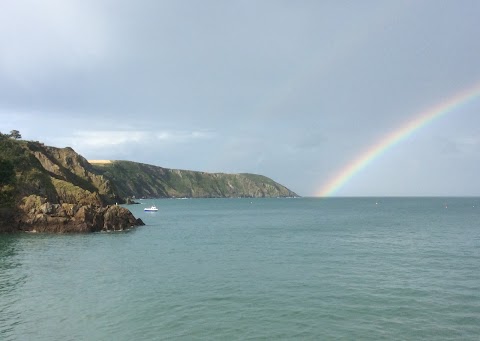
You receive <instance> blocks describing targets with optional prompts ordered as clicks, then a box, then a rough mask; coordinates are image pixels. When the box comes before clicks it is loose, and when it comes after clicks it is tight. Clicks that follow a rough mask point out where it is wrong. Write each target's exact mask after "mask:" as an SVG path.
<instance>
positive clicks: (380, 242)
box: [0, 198, 480, 341]
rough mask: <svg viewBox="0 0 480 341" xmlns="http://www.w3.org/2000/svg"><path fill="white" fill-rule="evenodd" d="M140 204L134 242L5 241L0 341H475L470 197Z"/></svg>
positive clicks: (477, 250)
mask: <svg viewBox="0 0 480 341" xmlns="http://www.w3.org/2000/svg"><path fill="white" fill-rule="evenodd" d="M143 204H144V205H134V206H130V207H129V208H130V209H131V210H132V211H133V212H134V214H135V215H136V216H137V217H140V218H142V219H143V220H144V221H145V223H146V224H147V226H144V227H140V228H138V229H136V230H132V231H130V232H123V233H98V234H90V235H38V234H35V235H32V234H21V235H0V339H1V340H62V341H63V340H163V339H178V340H257V339H258V340H277V339H285V340H292V339H299V340H331V339H344V340H383V339H385V340H400V339H401V340H416V339H428V340H478V339H479V338H480V199H478V198H447V199H445V198H443V199H442V198H381V199H373V198H352V199H346V198H339V199H326V200H322V199H308V198H302V199H195V200H148V201H147V200H145V201H143ZM151 204H156V205H157V207H159V211H158V212H149V213H147V212H143V208H144V207H145V205H151Z"/></svg>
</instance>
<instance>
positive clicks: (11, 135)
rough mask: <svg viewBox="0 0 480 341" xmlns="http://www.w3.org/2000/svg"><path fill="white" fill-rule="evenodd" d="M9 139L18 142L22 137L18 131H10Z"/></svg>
mask: <svg viewBox="0 0 480 341" xmlns="http://www.w3.org/2000/svg"><path fill="white" fill-rule="evenodd" d="M10 137H12V138H14V139H15V140H18V139H21V138H22V135H20V132H19V131H18V130H12V131H11V132H10Z"/></svg>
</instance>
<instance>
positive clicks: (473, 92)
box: [315, 84, 480, 197]
mask: <svg viewBox="0 0 480 341" xmlns="http://www.w3.org/2000/svg"><path fill="white" fill-rule="evenodd" d="M479 95H480V84H476V85H475V86H472V87H469V88H467V89H465V90H463V91H461V92H459V93H457V94H455V95H454V96H452V97H451V98H449V99H447V100H444V101H442V102H440V103H439V104H437V105H435V106H433V107H431V108H429V109H427V110H424V111H421V112H419V113H417V114H416V115H414V117H413V119H411V120H410V121H408V122H407V123H405V124H404V125H402V126H401V127H400V128H398V129H396V130H394V131H392V132H391V133H390V134H388V135H386V136H385V137H384V138H382V139H380V140H379V141H378V142H377V143H375V144H374V145H372V146H371V147H370V148H368V149H367V150H366V151H364V152H363V153H362V154H360V155H359V156H358V157H357V158H355V159H354V160H353V161H352V162H350V163H349V164H348V165H346V166H345V167H344V168H343V169H341V170H340V172H339V173H338V174H337V175H335V176H334V177H333V178H332V179H330V180H329V181H328V182H327V183H326V184H325V185H324V186H322V187H321V188H320V189H319V190H318V191H317V192H316V193H315V195H316V196H319V197H328V196H331V195H332V194H334V193H335V192H336V191H338V190H339V189H340V188H341V187H342V186H344V185H345V184H346V183H347V182H348V181H349V180H350V179H351V178H353V177H354V176H355V175H356V174H357V173H358V172H360V171H361V170H362V169H364V168H365V167H367V166H368V165H369V164H370V163H371V162H373V161H374V160H375V159H377V158H378V157H380V156H381V155H383V154H384V153H385V152H386V151H387V150H388V149H390V148H391V147H393V146H395V145H397V144H398V143H400V142H401V141H403V140H405V139H407V138H408V137H409V136H410V135H412V134H413V133H414V132H415V131H417V130H419V129H420V128H422V127H424V126H425V125H427V124H429V123H431V122H432V121H434V120H435V119H437V118H440V117H442V116H444V115H446V114H448V113H450V112H453V111H455V110H456V109H458V108H459V107H461V106H462V105H464V104H466V103H468V102H470V101H471V100H473V99H475V98H476V97H477V96H479Z"/></svg>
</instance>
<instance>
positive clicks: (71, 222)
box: [14, 195, 145, 233]
mask: <svg viewBox="0 0 480 341" xmlns="http://www.w3.org/2000/svg"><path fill="white" fill-rule="evenodd" d="M19 209H20V210H19V214H17V216H16V217H15V218H14V220H15V221H14V225H16V226H17V229H16V230H17V231H25V232H44V233H89V232H101V231H123V230H127V229H130V228H132V227H135V226H141V225H145V224H144V223H143V221H142V220H141V219H139V218H138V219H137V218H135V217H134V216H133V214H132V213H131V212H130V211H129V210H128V209H126V208H124V207H121V206H118V205H108V206H103V207H102V206H94V205H78V204H66V203H63V204H52V203H50V202H48V201H46V200H45V199H43V198H40V197H38V196H35V195H31V196H29V197H26V198H24V200H23V203H22V205H20V207H19Z"/></svg>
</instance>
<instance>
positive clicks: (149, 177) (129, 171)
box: [92, 161, 297, 198]
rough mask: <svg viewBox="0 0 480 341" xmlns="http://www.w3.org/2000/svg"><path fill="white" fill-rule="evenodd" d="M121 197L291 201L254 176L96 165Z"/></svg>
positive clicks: (272, 184)
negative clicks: (268, 198)
mask: <svg viewBox="0 0 480 341" xmlns="http://www.w3.org/2000/svg"><path fill="white" fill-rule="evenodd" d="M92 164H93V168H94V169H95V170H96V171H98V172H99V173H101V174H102V175H103V176H104V177H105V178H106V179H109V180H110V181H111V183H112V184H113V185H114V186H115V188H116V189H117V191H118V194H119V195H120V196H122V197H132V196H135V197H137V198H142V197H157V198H158V197H166V198H171V197H177V198H179V197H189V198H224V197H227V198H229V197H291V196H297V195H296V194H295V193H294V192H292V191H290V190H289V189H288V188H286V187H284V186H282V185H280V184H278V183H276V182H275V181H273V180H271V179H269V178H267V177H265V176H262V175H255V174H224V173H206V172H195V171H188V170H178V169H168V168H163V167H158V166H152V165H147V164H143V163H137V162H131V161H109V162H104V163H102V162H93V163H92Z"/></svg>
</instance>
